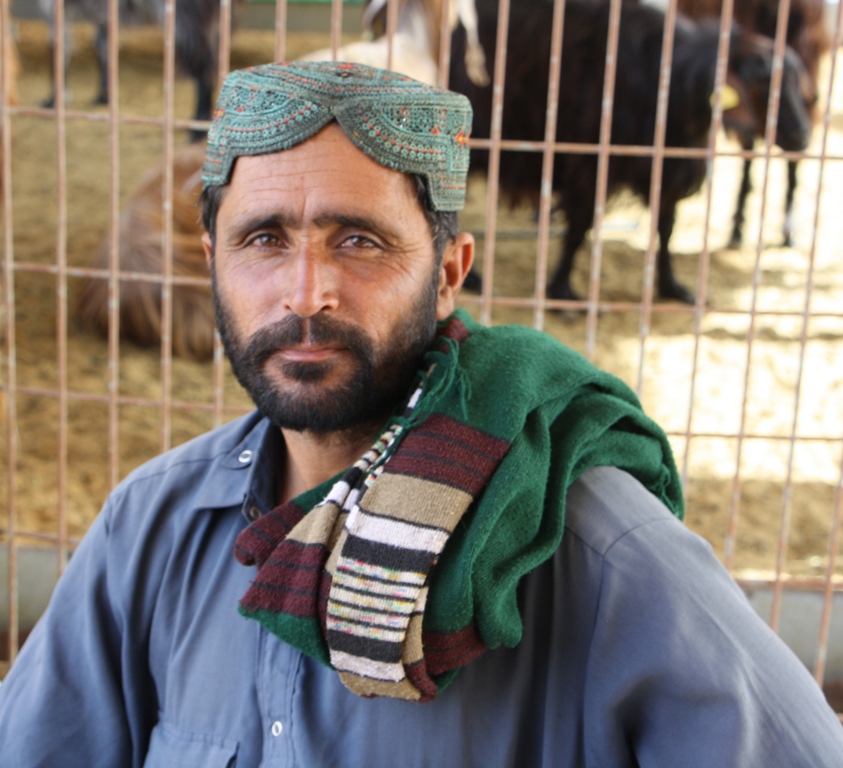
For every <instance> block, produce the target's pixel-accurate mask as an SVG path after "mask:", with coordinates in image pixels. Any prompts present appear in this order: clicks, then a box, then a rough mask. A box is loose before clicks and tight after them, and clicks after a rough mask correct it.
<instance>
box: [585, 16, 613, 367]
mask: <svg viewBox="0 0 843 768" xmlns="http://www.w3.org/2000/svg"><path fill="white" fill-rule="evenodd" d="M620 21H621V0H612V2H611V4H610V6H609V28H608V32H607V37H606V66H605V69H604V72H603V106H602V111H601V113H600V140H599V148H598V150H597V184H596V191H595V193H594V220H593V222H592V230H591V274H590V276H589V281H588V312H587V316H586V339H585V355H586V357H587V358H588V359H589V360H593V359H594V348H595V346H596V344H597V307H598V304H597V302H598V299H599V293H600V268H601V266H602V262H603V215H604V214H605V212H606V194H607V189H608V180H609V159H610V157H609V143H610V141H611V136H612V111H613V107H614V99H615V71H616V67H617V57H618V34H619V30H620Z"/></svg>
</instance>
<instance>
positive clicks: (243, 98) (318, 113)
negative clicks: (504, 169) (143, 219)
mask: <svg viewBox="0 0 843 768" xmlns="http://www.w3.org/2000/svg"><path fill="white" fill-rule="evenodd" d="M471 115H472V113H471V104H470V102H469V101H468V99H467V98H466V97H465V96H463V95H461V94H458V93H454V92H453V91H448V90H446V89H444V88H438V87H436V86H432V85H427V84H425V83H421V82H419V81H417V80H413V79H412V78H410V77H407V76H405V75H401V74H399V73H397V72H390V71H389V70H386V69H375V68H374V67H368V66H365V65H363V64H351V63H347V62H335V61H331V62H281V63H278V64H264V65H261V66H256V67H249V68H248V69H240V70H236V71H234V72H232V73H231V74H229V75H228V77H227V78H226V79H225V82H224V83H223V86H222V89H221V90H220V95H219V99H218V100H217V108H216V110H215V112H214V118H213V122H212V123H211V127H210V130H209V131H208V144H207V149H206V154H205V164H204V166H203V168H202V180H203V182H204V184H205V186H206V187H207V186H209V185H212V184H227V183H228V180H229V178H230V176H231V169H232V166H233V165H234V161H235V160H236V159H237V158H238V157H240V156H242V155H263V154H268V153H271V152H280V151H282V150H285V149H290V148H291V147H294V146H296V145H297V144H301V143H302V142H303V141H306V140H307V139H309V138H310V137H311V136H313V135H314V134H316V133H317V132H318V131H320V130H321V129H322V128H323V127H324V126H326V125H327V124H328V123H330V122H331V121H332V120H336V121H337V123H339V125H340V127H341V128H342V129H343V131H344V132H345V134H346V136H348V138H349V139H351V141H352V142H353V143H354V145H355V146H356V147H357V148H358V149H360V150H361V151H363V152H365V153H366V154H367V155H368V156H369V157H371V158H372V159H373V160H375V161H376V162H378V163H380V164H381V165H384V166H386V167H387V168H392V169H393V170H396V171H401V172H403V173H413V174H419V175H420V176H423V177H424V178H425V179H426V180H427V188H428V192H429V195H430V200H431V204H432V205H433V208H434V209H435V210H437V211H458V210H461V209H462V207H463V205H464V204H465V183H466V175H467V173H468V137H469V134H470V132H471Z"/></svg>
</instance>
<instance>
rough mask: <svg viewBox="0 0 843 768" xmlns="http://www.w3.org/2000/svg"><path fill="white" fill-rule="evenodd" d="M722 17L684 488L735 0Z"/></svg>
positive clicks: (725, 3) (729, 1)
mask: <svg viewBox="0 0 843 768" xmlns="http://www.w3.org/2000/svg"><path fill="white" fill-rule="evenodd" d="M721 11H722V13H721V16H720V37H719V40H718V44H717V64H716V65H715V69H714V94H713V98H714V101H713V104H712V111H711V128H710V129H709V132H708V147H707V149H706V164H707V166H708V171H707V172H706V181H705V214H704V217H703V249H702V253H701V254H700V266H699V270H698V273H697V292H696V298H697V300H696V303H695V304H694V348H693V352H692V354H691V383H690V386H689V388H688V416H687V418H686V420H685V433H684V438H685V445H684V446H683V452H682V486H683V487H687V484H688V464H689V461H690V453H691V437H692V426H693V419H694V402H695V399H696V385H697V370H698V368H699V359H700V339H701V337H702V319H703V316H704V315H705V307H706V300H707V295H708V271H709V266H710V263H711V253H710V251H709V244H708V233H709V229H710V224H711V208H712V206H711V198H712V193H713V189H714V171H713V168H714V160H715V158H716V156H717V153H716V147H717V136H718V134H719V133H720V128H721V125H722V122H723V84H724V83H725V82H726V71H727V68H728V60H729V43H730V41H731V30H732V13H733V11H734V6H733V3H732V0H723V3H722V8H721Z"/></svg>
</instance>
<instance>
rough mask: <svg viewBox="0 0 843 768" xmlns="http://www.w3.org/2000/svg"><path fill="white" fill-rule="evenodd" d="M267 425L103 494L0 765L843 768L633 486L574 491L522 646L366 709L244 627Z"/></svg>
mask: <svg viewBox="0 0 843 768" xmlns="http://www.w3.org/2000/svg"><path fill="white" fill-rule="evenodd" d="M282 451H283V441H282V440H281V438H280V435H279V433H278V432H277V430H274V429H273V428H271V427H270V426H269V425H268V424H267V422H266V421H265V420H262V419H261V418H260V417H259V416H258V415H254V414H253V415H250V416H247V417H244V418H242V419H239V420H237V421H235V422H232V423H230V424H227V425H225V426H223V427H221V428H220V429H217V430H215V431H213V432H211V433H209V434H207V435H204V436H202V437H200V438H198V439H196V440H194V441H192V442H190V443H188V444H185V445H183V446H181V447H179V448H177V449H175V450H173V451H171V452H169V453H167V454H165V455H163V456H161V457H159V458H157V459H155V460H154V461H152V462H150V463H148V464H146V465H145V466H143V467H141V468H140V469H138V470H137V471H135V472H134V473H133V474H132V475H131V476H130V477H128V478H127V479H126V480H125V481H124V482H123V483H121V485H120V486H119V487H118V488H117V489H116V490H115V491H114V493H113V494H112V495H111V497H110V498H109V499H108V501H107V502H106V505H105V507H104V509H103V511H102V513H101V514H100V516H99V517H98V518H97V520H96V521H95V523H94V525H93V526H92V527H91V529H90V531H89V533H88V535H87V536H86V537H85V539H84V541H83V542H82V544H81V545H80V546H79V548H78V550H77V551H76V553H75V554H74V556H73V558H72V559H71V562H70V565H69V567H68V569H67V571H66V573H65V574H64V576H63V577H62V578H61V579H60V581H59V584H58V586H57V588H56V590H55V594H54V596H53V599H52V601H51V604H50V607H49V609H48V610H47V612H46V614H45V615H44V617H43V618H42V620H41V621H40V622H39V624H38V625H37V626H36V628H35V630H34V631H33V633H32V634H31V636H30V637H29V639H28V640H27V642H26V644H25V645H24V647H23V649H22V651H21V654H20V656H19V657H18V660H17V662H16V664H15V665H14V667H13V668H12V670H11V672H10V673H9V675H8V676H7V678H6V680H5V682H4V683H3V685H2V686H0V766H3V768H35V767H36V766H63V767H64V766H71V767H75V766H79V768H96V767H97V766H119V767H120V768H122V767H123V766H155V767H158V768H191V767H193V766H195V767H196V768H199V767H201V768H217V767H219V768H223V767H224V766H237V768H253V767H254V766H265V767H266V768H269V767H270V766H273V767H274V766H308V767H309V766H313V767H314V768H326V767H327V766H353V767H360V768H372V767H376V766H402V768H405V767H408V768H412V767H413V766H436V768H447V767H448V766H454V767H459V768H470V767H471V766H483V767H484V768H487V767H488V766H495V767H497V766H518V767H519V768H521V767H522V766H595V767H596V766H600V768H623V767H625V766H630V767H631V766H660V767H661V768H674V767H675V766H682V767H683V768H685V767H688V766H700V767H703V766H705V768H712V767H713V766H717V768H722V767H725V766H740V767H741V768H753V767H757V768H775V766H782V768H784V767H785V766H786V767H787V768H794V766H805V767H806V768H808V767H810V768H824V767H826V766H827V767H829V768H831V767H832V766H843V728H841V726H840V724H839V722H838V720H837V717H836V716H835V715H834V713H833V712H832V711H831V709H830V708H829V707H828V705H827V704H826V702H825V699H824V698H823V696H822V693H821V691H820V689H819V687H818V686H817V685H816V683H815V682H814V681H813V679H812V678H811V676H810V675H809V674H808V672H807V671H806V670H805V668H804V667H803V666H802V664H801V663H800V662H799V661H798V659H796V657H795V656H794V655H793V654H792V653H791V652H790V651H789V650H788V649H787V647H786V646H785V645H784V644H783V643H782V642H781V641H780V640H779V638H778V637H777V636H776V635H775V634H774V633H773V632H772V631H771V630H770V629H769V628H768V627H767V626H766V624H764V623H763V622H762V621H761V620H760V619H759V618H758V617H757V615H756V614H755V613H754V612H753V610H752V609H751V608H750V606H749V604H748V603H747V601H746V600H745V598H744V596H743V594H742V593H741V591H740V590H739V589H738V587H737V586H736V585H735V583H734V582H733V581H732V579H731V578H730V577H729V575H728V574H727V573H726V571H725V570H724V569H723V568H722V567H721V566H720V564H719V563H718V561H717V559H716V558H715V557H714V555H713V553H712V551H711V548H710V547H709V546H708V544H707V543H706V542H704V541H703V540H702V539H700V538H699V537H697V536H696V535H694V534H693V533H691V532H689V531H688V530H687V529H686V528H685V527H684V526H683V525H682V524H681V523H679V522H678V521H677V520H676V519H675V518H674V517H673V516H672V515H671V514H670V513H669V512H668V511H667V509H665V508H664V507H663V506H662V505H661V503H660V502H659V501H657V500H656V499H655V498H654V497H653V496H652V495H651V494H649V493H648V492H647V491H646V490H645V489H644V488H643V487H642V486H641V485H640V484H638V482H637V481H636V480H634V479H633V478H632V477H630V476H629V475H627V474H626V473H623V472H621V471H619V470H617V469H613V468H597V469H593V470H590V471H589V472H587V473H586V474H585V475H584V476H583V477H582V478H581V479H580V480H579V481H577V482H576V483H575V484H574V485H573V486H572V487H571V489H570V492H569V495H568V512H567V519H566V532H565V535H564V538H563V542H562V545H561V546H560V548H559V549H558V551H557V552H556V554H555V555H554V557H553V558H552V559H551V560H549V561H548V562H546V563H545V564H544V565H542V566H540V567H539V568H537V569H536V570H535V571H533V572H532V573H530V574H529V575H528V576H527V577H526V578H525V579H524V580H523V582H522V584H521V588H520V593H519V595H520V604H521V610H522V615H523V618H524V636H523V639H522V641H521V642H520V643H519V645H518V646H516V647H515V648H512V649H504V648H501V649H495V650H490V651H487V652H486V653H485V654H484V655H483V656H482V657H480V658H479V659H477V660H475V661H473V662H471V663H470V664H469V665H468V666H466V667H465V668H464V669H462V670H461V672H460V673H459V675H458V676H457V679H456V680H455V682H454V683H453V684H452V685H451V686H450V687H449V688H447V689H446V690H445V692H444V693H443V694H442V695H441V696H440V697H439V698H438V699H436V700H435V701H433V702H430V703H428V704H416V703H409V702H404V701H396V700H392V699H375V700H367V699H362V698H358V697H357V696H355V695H354V694H352V693H350V692H349V691H347V690H346V689H345V688H344V687H343V686H342V684H341V683H340V682H339V680H338V679H337V676H336V674H335V673H334V672H333V671H332V670H330V669H328V668H327V667H324V666H322V665H321V664H319V663H318V662H315V661H313V660H312V659H310V658H308V657H305V656H303V655H302V654H301V653H299V652H298V651H296V650H295V649H293V648H291V647H290V646H288V645H285V644H284V643H283V642H281V641H280V640H278V639H277V638H276V637H274V636H273V635H271V634H268V633H267V632H266V631H265V630H264V629H263V628H262V627H261V626H260V625H259V624H258V623H257V622H255V621H249V620H247V619H244V618H242V617H241V616H240V615H239V614H238V613H237V602H238V599H239V598H240V597H241V596H242V594H243V593H244V592H245V591H246V588H247V587H248V585H249V580H250V578H251V577H252V575H253V573H254V571H253V569H251V568H246V567H243V566H241V565H239V564H238V563H237V562H236V561H235V560H234V558H233V556H232V546H233V543H234V540H235V538H236V536H237V534H238V533H239V532H240V531H241V530H242V529H243V528H244V527H245V526H246V525H248V522H249V519H250V516H252V515H256V514H260V513H264V512H266V511H268V510H269V509H271V508H272V506H273V505H274V501H275V499H276V495H277V490H276V478H277V476H278V471H279V469H278V468H279V466H280V465H281V458H282Z"/></svg>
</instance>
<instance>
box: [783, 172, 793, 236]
mask: <svg viewBox="0 0 843 768" xmlns="http://www.w3.org/2000/svg"><path fill="white" fill-rule="evenodd" d="M795 191H796V160H788V161H787V192H786V193H785V199H784V230H783V233H784V243H783V244H784V246H785V248H792V247H793V193H794V192H795Z"/></svg>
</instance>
